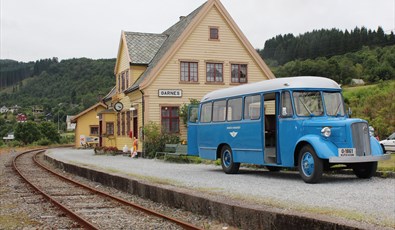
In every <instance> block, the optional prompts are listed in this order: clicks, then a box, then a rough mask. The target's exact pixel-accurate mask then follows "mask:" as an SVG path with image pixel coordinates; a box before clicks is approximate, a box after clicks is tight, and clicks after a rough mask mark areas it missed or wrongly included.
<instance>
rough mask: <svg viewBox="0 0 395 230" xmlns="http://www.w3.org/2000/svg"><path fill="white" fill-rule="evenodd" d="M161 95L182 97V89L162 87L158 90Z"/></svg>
mask: <svg viewBox="0 0 395 230" xmlns="http://www.w3.org/2000/svg"><path fill="white" fill-rule="evenodd" d="M158 96H159V97H182V90H181V89H160V90H158Z"/></svg>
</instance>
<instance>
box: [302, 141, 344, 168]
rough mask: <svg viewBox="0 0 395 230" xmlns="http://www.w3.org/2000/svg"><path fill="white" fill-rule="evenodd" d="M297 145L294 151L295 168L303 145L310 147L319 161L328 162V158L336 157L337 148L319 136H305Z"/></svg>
mask: <svg viewBox="0 0 395 230" xmlns="http://www.w3.org/2000/svg"><path fill="white" fill-rule="evenodd" d="M297 143H298V144H297V145H296V147H295V151H294V165H295V166H298V156H299V152H300V150H301V149H302V148H303V146H305V145H310V146H311V147H312V148H313V149H314V151H315V152H316V154H317V156H318V157H319V158H320V159H323V160H328V159H329V158H330V157H337V151H338V150H337V146H336V145H335V144H334V143H333V142H332V141H330V140H327V139H324V138H323V137H321V136H317V135H306V136H303V137H302V138H300V139H299V140H298V142H297Z"/></svg>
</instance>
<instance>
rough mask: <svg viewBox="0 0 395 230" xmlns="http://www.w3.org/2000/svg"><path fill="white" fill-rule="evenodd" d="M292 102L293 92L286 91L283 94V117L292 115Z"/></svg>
mask: <svg viewBox="0 0 395 230" xmlns="http://www.w3.org/2000/svg"><path fill="white" fill-rule="evenodd" d="M292 115H293V110H292V103H291V94H290V93H289V92H288V91H286V92H283V93H282V94H281V116H282V117H292Z"/></svg>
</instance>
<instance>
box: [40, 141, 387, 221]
mask: <svg viewBox="0 0 395 230" xmlns="http://www.w3.org/2000/svg"><path fill="white" fill-rule="evenodd" d="M47 154H48V155H49V156H51V157H53V158H55V159H57V160H60V161H64V162H68V163H72V164H78V165H83V166H85V167H89V168H95V169H100V170H102V171H107V172H111V173H114V172H115V173H118V174H125V175H126V176H130V177H134V178H135V179H138V180H146V181H149V182H152V183H161V184H171V185H174V186H177V187H182V188H188V189H194V190H198V191H202V192H210V193H215V194H220V195H226V196H229V197H233V198H237V199H241V200H245V201H250V202H253V203H262V204H267V205H271V206H276V207H280V208H285V209H291V210H295V211H312V212H318V213H319V212H322V213H325V214H326V215H328V214H329V215H335V216H349V217H351V218H357V219H360V218H361V219H365V220H367V221H368V222H370V223H385V224H386V226H392V227H395V179H382V178H372V179H368V180H362V179H358V178H356V177H355V176H354V175H324V178H323V180H322V182H321V183H319V184H306V183H304V182H303V180H302V179H301V178H300V176H299V174H298V173H296V172H279V173H273V172H268V171H266V170H263V169H260V170H255V169H250V168H241V170H240V173H239V174H235V175H227V174H225V173H224V172H223V171H222V168H221V166H216V165H204V164H177V163H167V162H164V161H162V160H157V159H155V160H153V159H142V158H138V159H132V158H130V157H125V156H106V155H94V152H93V150H76V149H71V148H60V149H51V150H49V151H48V152H47Z"/></svg>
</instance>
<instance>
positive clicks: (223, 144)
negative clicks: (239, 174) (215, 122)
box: [216, 143, 232, 159]
mask: <svg viewBox="0 0 395 230" xmlns="http://www.w3.org/2000/svg"><path fill="white" fill-rule="evenodd" d="M224 146H229V148H231V147H230V145H228V144H227V143H221V144H219V145H218V147H217V153H216V155H217V159H220V158H221V150H222V148H223V147H224ZM231 149H232V148H231Z"/></svg>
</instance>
